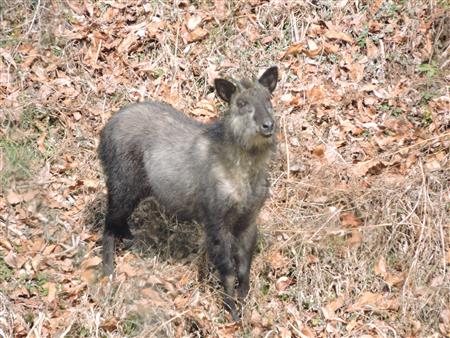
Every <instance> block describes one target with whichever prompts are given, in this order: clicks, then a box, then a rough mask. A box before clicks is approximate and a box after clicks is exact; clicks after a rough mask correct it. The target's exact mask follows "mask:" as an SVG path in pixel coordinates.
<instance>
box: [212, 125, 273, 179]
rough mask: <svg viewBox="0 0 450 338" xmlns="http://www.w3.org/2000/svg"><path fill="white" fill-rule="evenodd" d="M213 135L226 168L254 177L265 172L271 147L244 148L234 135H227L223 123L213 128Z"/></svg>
mask: <svg viewBox="0 0 450 338" xmlns="http://www.w3.org/2000/svg"><path fill="white" fill-rule="evenodd" d="M211 133H212V134H213V139H214V141H215V143H216V144H217V148H216V153H217V155H218V157H219V159H220V161H221V162H222V164H223V165H224V166H226V167H228V168H230V169H231V168H237V167H239V168H240V170H243V171H245V172H247V173H248V174H251V175H252V176H253V175H255V174H257V172H258V171H261V170H265V168H266V166H267V164H268V161H269V158H270V154H271V152H272V149H271V147H267V148H254V149H246V148H244V147H243V146H242V145H241V144H240V143H239V142H238V140H236V138H235V137H234V136H233V135H232V133H227V130H226V128H225V125H224V123H223V122H222V121H219V122H217V123H215V124H214V126H212V129H211V130H210V134H211ZM255 176H256V175H255Z"/></svg>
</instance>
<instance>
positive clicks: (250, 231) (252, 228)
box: [233, 223, 258, 301]
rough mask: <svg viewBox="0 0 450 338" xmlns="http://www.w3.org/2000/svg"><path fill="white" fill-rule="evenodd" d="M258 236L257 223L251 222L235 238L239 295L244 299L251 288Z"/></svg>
mask: <svg viewBox="0 0 450 338" xmlns="http://www.w3.org/2000/svg"><path fill="white" fill-rule="evenodd" d="M257 238H258V229H257V226H256V224H254V223H252V224H250V225H249V226H248V227H247V228H246V229H245V230H244V231H242V232H241V233H240V234H238V235H237V238H236V240H235V247H236V248H235V250H233V251H234V259H235V260H236V270H237V278H238V282H239V287H238V297H239V300H240V301H242V300H243V299H244V298H245V297H246V296H247V294H248V290H249V288H250V266H251V264H252V258H253V252H254V250H255V246H256V242H257Z"/></svg>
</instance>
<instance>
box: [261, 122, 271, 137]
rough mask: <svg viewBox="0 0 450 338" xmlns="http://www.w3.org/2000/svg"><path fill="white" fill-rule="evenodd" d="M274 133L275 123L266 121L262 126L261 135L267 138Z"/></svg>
mask: <svg viewBox="0 0 450 338" xmlns="http://www.w3.org/2000/svg"><path fill="white" fill-rule="evenodd" d="M272 132H273V121H272V120H266V121H264V122H263V124H262V125H261V133H262V134H263V135H265V136H270V135H272Z"/></svg>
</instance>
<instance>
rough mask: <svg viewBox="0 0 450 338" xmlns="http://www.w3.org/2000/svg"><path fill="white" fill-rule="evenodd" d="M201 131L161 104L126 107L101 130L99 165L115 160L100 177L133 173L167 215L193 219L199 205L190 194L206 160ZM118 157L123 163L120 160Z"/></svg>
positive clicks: (195, 192) (196, 189)
mask: <svg viewBox="0 0 450 338" xmlns="http://www.w3.org/2000/svg"><path fill="white" fill-rule="evenodd" d="M205 128H206V126H205V125H203V124H201V123H199V122H197V121H195V120H193V119H191V118H189V117H188V116H186V115H185V114H183V113H182V112H180V111H178V110H176V109H175V108H173V107H172V106H170V105H168V104H165V103H160V102H146V103H140V104H135V105H131V106H129V107H126V108H124V109H123V110H121V111H119V112H118V113H117V114H116V115H114V116H113V117H112V118H111V120H110V121H109V122H108V124H107V125H106V127H105V128H104V131H103V132H102V141H101V143H100V157H101V159H102V162H103V163H112V162H115V166H114V170H113V171H112V170H111V171H110V172H108V167H107V166H105V171H106V174H107V176H110V175H115V173H116V172H118V171H119V172H121V176H122V177H123V174H126V175H137V176H138V179H139V180H140V181H141V184H143V185H148V189H149V190H150V194H151V195H153V196H154V197H156V199H157V200H158V201H159V202H160V203H161V205H162V206H164V207H165V208H166V209H167V211H169V212H171V213H174V214H177V215H179V216H180V217H182V218H198V217H194V216H197V215H194V214H196V211H195V210H196V209H198V207H199V205H198V204H199V203H198V200H199V199H198V197H196V196H198V192H199V190H200V186H201V185H202V184H203V180H205V179H207V178H206V177H204V176H205V175H206V176H207V171H208V169H207V168H208V162H209V161H208V156H209V140H208V139H207V136H206V134H205ZM123 157H126V158H127V161H121V158H123ZM118 162H119V163H118ZM130 163H133V165H132V166H133V167H132V166H131V165H130ZM117 166H122V167H121V168H118V167H117ZM137 168H139V169H137ZM137 170H138V171H139V172H137ZM200 172H205V174H204V175H199V173H200ZM140 176H144V177H140ZM132 179H133V178H131V177H130V178H129V180H132ZM122 180H123V178H122ZM186 202H188V203H186Z"/></svg>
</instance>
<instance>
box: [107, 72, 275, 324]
mask: <svg viewBox="0 0 450 338" xmlns="http://www.w3.org/2000/svg"><path fill="white" fill-rule="evenodd" d="M277 81H278V69H277V67H271V68H269V69H267V70H266V71H265V72H264V74H263V75H262V76H261V77H260V78H259V80H257V81H249V80H244V81H240V82H235V84H234V83H233V82H230V81H228V80H224V79H216V80H215V88H216V91H217V93H218V95H219V96H220V97H221V98H222V99H223V100H225V101H226V102H227V103H228V104H229V109H228V110H227V111H226V112H225V113H224V116H223V117H222V118H221V119H219V120H218V121H216V122H215V123H212V124H202V123H199V122H197V121H195V120H193V119H191V118H189V117H187V116H186V115H184V114H183V113H181V112H179V111H177V110H175V109H174V108H173V107H172V106H170V105H168V104H165V103H160V102H147V103H138V104H133V105H130V106H128V107H126V108H124V109H122V110H121V111H119V112H118V113H117V114H115V115H114V116H113V117H112V118H111V119H110V120H109V122H108V123H107V124H106V126H105V127H104V129H103V130H102V132H101V137H100V145H99V149H98V151H99V156H100V160H101V162H102V165H103V168H104V172H105V174H106V177H107V180H106V185H107V189H108V210H107V214H106V224H105V229H104V234H103V268H104V273H105V274H112V273H113V272H114V263H113V261H114V238H115V237H118V238H120V237H122V238H123V237H132V235H131V232H130V229H129V227H128V224H127V219H128V217H129V216H130V215H131V213H132V212H133V209H134V208H135V207H136V206H137V205H138V203H139V202H140V201H141V200H142V199H144V198H145V197H148V196H152V197H153V198H155V199H156V200H157V201H158V203H159V204H160V205H161V206H162V207H163V208H164V209H165V211H166V212H167V213H169V214H171V215H175V216H177V217H178V218H179V219H183V220H197V221H199V222H200V223H202V224H203V225H204V227H205V231H206V238H207V240H206V246H207V252H208V255H209V258H210V260H211V261H212V262H213V263H214V265H215V267H216V268H217V270H218V272H219V275H220V279H221V282H222V284H223V287H224V291H225V292H224V303H225V306H226V308H227V309H228V310H229V311H230V313H231V315H232V317H233V319H234V320H238V318H239V317H238V314H237V309H236V304H235V301H234V287H235V277H236V276H237V280H238V290H237V291H238V296H239V299H243V298H245V296H246V295H247V293H248V290H249V271H250V265H251V261H252V256H253V251H254V248H255V245H256V240H257V227H256V224H255V219H256V216H257V214H258V213H259V210H260V209H261V207H262V205H263V203H264V200H265V199H266V197H267V192H268V183H267V173H268V168H267V166H268V161H269V158H270V154H271V153H272V150H273V148H274V146H275V121H274V117H273V109H272V104H271V102H270V99H271V93H272V92H273V90H274V89H275V87H276V84H277Z"/></svg>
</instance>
